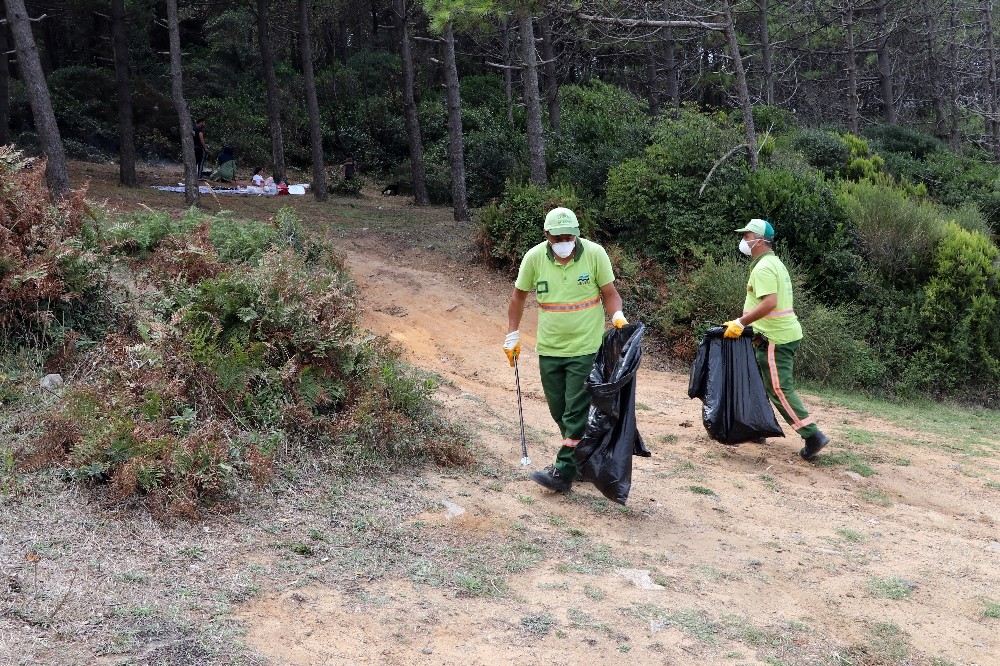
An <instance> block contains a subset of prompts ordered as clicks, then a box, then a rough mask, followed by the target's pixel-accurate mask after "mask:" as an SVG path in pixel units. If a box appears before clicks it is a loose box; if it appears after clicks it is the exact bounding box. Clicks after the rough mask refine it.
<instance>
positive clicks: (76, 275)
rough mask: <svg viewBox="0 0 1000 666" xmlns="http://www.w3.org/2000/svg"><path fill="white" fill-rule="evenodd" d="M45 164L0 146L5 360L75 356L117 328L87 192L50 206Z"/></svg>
mask: <svg viewBox="0 0 1000 666" xmlns="http://www.w3.org/2000/svg"><path fill="white" fill-rule="evenodd" d="M44 174H45V163H44V162H43V161H37V162H33V163H29V162H28V161H27V160H25V159H24V158H23V157H22V156H21V154H20V153H18V152H17V151H15V150H13V149H12V148H9V147H2V146H0V352H14V351H18V350H21V349H29V350H32V351H33V352H36V353H37V354H38V355H40V356H41V357H42V358H43V359H44V358H46V357H48V356H49V355H51V354H59V355H63V356H66V355H71V354H72V353H73V351H75V350H76V348H77V347H78V346H79V345H81V344H86V343H89V341H90V340H92V339H94V338H97V337H100V336H101V335H102V334H103V332H104V331H105V330H106V329H107V328H108V327H111V326H114V325H116V324H117V323H118V319H119V315H120V312H118V310H117V307H116V302H115V300H114V296H115V294H113V293H112V291H111V290H110V289H109V288H108V281H107V266H106V263H105V262H104V261H103V260H102V258H101V257H100V256H98V254H97V253H96V251H95V250H96V248H95V245H94V234H93V233H92V232H91V231H90V230H89V229H88V227H90V226H92V225H93V224H94V220H93V219H92V218H90V217H89V216H88V214H87V207H86V206H85V204H84V201H83V196H84V192H83V191H82V190H79V191H75V192H72V193H71V194H70V195H69V197H67V198H66V199H65V200H64V201H63V202H61V203H60V204H59V205H52V204H51V203H50V201H49V193H48V190H47V188H46V186H45V180H44Z"/></svg>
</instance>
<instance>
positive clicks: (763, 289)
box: [724, 219, 830, 460]
mask: <svg viewBox="0 0 1000 666" xmlns="http://www.w3.org/2000/svg"><path fill="white" fill-rule="evenodd" d="M736 233H739V234H743V240H741V241H740V252H742V253H743V254H745V255H747V256H749V257H751V258H752V261H751V262H750V279H749V280H748V281H747V297H746V300H745V301H744V303H743V315H742V316H741V317H738V318H736V319H734V320H732V321H729V322H726V332H725V334H724V335H725V337H727V338H738V337H740V336H741V335H743V328H744V327H746V326H750V325H751V324H753V329H754V333H755V335H754V347H756V349H757V366H758V367H759V368H760V374H761V376H762V377H763V379H764V387H765V388H766V389H767V395H768V397H769V398H770V399H771V402H772V403H773V404H774V406H775V408H777V410H778V412H779V413H780V414H781V416H782V417H783V418H784V419H785V421H787V422H788V424H789V425H790V426H792V428H794V429H795V432H797V433H798V434H799V436H800V437H801V438H802V439H803V440H804V442H805V446H804V447H802V450H800V451H799V455H800V456H802V458H804V459H805V460H815V459H816V454H818V453H819V452H820V449H822V448H823V447H824V446H826V445H827V444H828V443H829V442H830V438H829V437H827V436H826V435H824V434H823V432H822V431H821V430H820V429H819V427H818V426H817V425H816V422H815V421H814V420H813V419H812V417H810V416H809V411H808V410H807V409H806V406H805V404H803V402H802V398H800V397H799V393H798V391H796V390H795V376H794V370H795V352H796V350H798V348H799V342H800V341H801V340H802V326H801V325H800V324H799V319H798V317H796V316H795V310H794V309H793V307H792V306H793V296H792V279H791V277H790V276H789V275H788V269H787V268H785V264H783V263H782V262H781V259H779V258H778V256H777V255H776V254H774V251H773V250H772V249H771V246H772V245H773V244H774V227H773V226H771V223H770V222H768V221H767V220H759V219H754V220H750V223H749V224H747V225H746V226H745V227H743V228H742V229H737V230H736Z"/></svg>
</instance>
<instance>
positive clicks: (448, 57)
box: [443, 23, 469, 222]
mask: <svg viewBox="0 0 1000 666" xmlns="http://www.w3.org/2000/svg"><path fill="white" fill-rule="evenodd" d="M443 37H444V77H445V83H446V86H447V90H448V158H449V161H450V162H451V198H452V205H453V206H454V208H455V220H456V221H458V222H468V221H469V203H468V200H467V197H466V193H465V144H464V141H463V139H462V94H461V90H460V88H459V82H458V65H457V64H456V62H455V29H454V28H453V27H452V25H451V23H448V25H446V26H445V29H444V34H443Z"/></svg>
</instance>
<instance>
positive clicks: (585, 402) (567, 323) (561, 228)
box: [503, 208, 628, 492]
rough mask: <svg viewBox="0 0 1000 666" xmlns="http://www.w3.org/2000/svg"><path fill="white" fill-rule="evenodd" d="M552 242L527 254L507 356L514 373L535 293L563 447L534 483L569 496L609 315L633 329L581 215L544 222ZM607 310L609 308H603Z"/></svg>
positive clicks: (543, 362)
mask: <svg viewBox="0 0 1000 666" xmlns="http://www.w3.org/2000/svg"><path fill="white" fill-rule="evenodd" d="M544 231H545V240H544V241H542V242H541V243H539V244H538V245H536V246H535V247H533V248H531V249H530V250H528V252H527V253H526V254H525V255H524V259H522V260H521V269H520V271H519V272H518V274H517V281H516V282H515V283H514V292H513V293H512V294H511V298H510V305H509V306H508V308H507V323H508V327H507V330H508V331H509V333H508V334H507V337H506V339H505V340H504V345H503V350H504V353H505V354H506V355H507V360H508V361H509V362H510V366H511V367H514V361H515V359H516V358H517V357H518V355H520V353H521V336H520V333H519V331H518V328H519V326H520V325H521V317H522V315H523V314H524V303H525V300H526V299H527V297H528V294H529V293H530V292H532V291H533V292H535V299H536V300H537V301H538V309H539V313H538V334H537V348H538V369H539V370H540V371H541V375H542V389H543V390H544V392H545V400H546V402H547V403H548V405H549V413H550V414H551V415H552V418H553V420H555V422H556V425H557V426H559V431H560V433H561V434H562V437H563V439H562V446H561V447H560V449H559V453H558V454H557V455H556V460H555V464H553V465H550V466H549V467H546V468H545V470H544V471H540V472H535V473H534V474H532V475H531V479H532V480H533V481H535V482H536V483H538V484H540V485H542V486H544V487H546V488H548V489H549V490H554V491H556V492H565V491H567V490H569V489H570V487H571V486H572V484H573V480H574V479H576V477H577V466H576V445H577V444H579V442H580V439H582V438H583V433H584V430H586V427H587V414H588V412H589V411H590V396H589V395H588V393H587V389H586V386H585V383H586V381H587V377H588V376H589V375H590V371H591V369H592V368H593V367H594V357H595V356H596V355H597V350H598V349H599V348H600V346H601V342H602V341H603V339H604V316H605V312H607V314H609V315H611V323H612V324H613V325H614V327H615V328H621V327H623V326H625V325H626V324H628V321H626V319H625V316H624V315H623V314H622V298H621V296H619V294H618V290H617V289H616V288H615V284H614V282H615V274H614V271H613V270H612V268H611V260H610V259H609V258H608V253H607V252H606V251H605V250H604V248H603V247H601V246H600V245H598V244H597V243H594V242H592V241H589V240H587V239H585V238H580V224H579V222H578V220H577V218H576V214H575V213H574V212H573V211H571V210H569V209H568V208H555V209H553V210H551V211H550V212H549V214H548V215H546V216H545V224H544ZM602 303H603V306H604V307H603V308H602V307H601V305H602Z"/></svg>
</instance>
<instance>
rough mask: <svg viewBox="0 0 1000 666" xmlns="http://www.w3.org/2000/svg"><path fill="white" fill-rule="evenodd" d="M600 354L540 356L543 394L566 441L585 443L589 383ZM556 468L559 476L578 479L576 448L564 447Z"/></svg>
mask: <svg viewBox="0 0 1000 666" xmlns="http://www.w3.org/2000/svg"><path fill="white" fill-rule="evenodd" d="M596 356H597V354H596V353H595V354H587V355H585V356H571V357H569V358H562V357H558V356H539V357H538V369H539V370H540V371H541V374H542V390H543V391H545V401H546V402H548V403H549V413H550V414H552V418H553V420H555V422H556V425H558V426H559V432H560V434H562V436H563V439H581V438H582V437H583V432H584V430H586V429H587V413H588V412H589V411H590V394H589V393H587V389H586V386H585V383H586V381H587V377H589V376H590V371H591V370H592V369H593V367H594V358H595V357H596ZM555 468H556V469H557V470H559V475H560V476H562V477H563V478H566V479H569V480H570V481H572V480H573V479H575V478H576V476H577V468H576V448H575V447H572V446H563V447H562V448H560V449H559V453H558V454H557V455H556V462H555Z"/></svg>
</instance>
